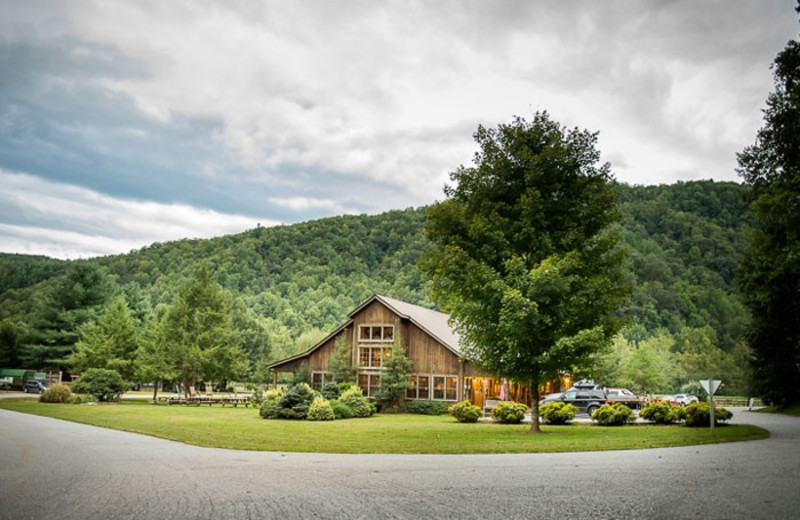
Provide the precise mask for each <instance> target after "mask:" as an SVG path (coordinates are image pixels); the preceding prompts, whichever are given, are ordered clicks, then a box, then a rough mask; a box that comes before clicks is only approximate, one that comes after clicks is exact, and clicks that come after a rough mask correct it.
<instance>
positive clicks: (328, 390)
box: [320, 383, 342, 401]
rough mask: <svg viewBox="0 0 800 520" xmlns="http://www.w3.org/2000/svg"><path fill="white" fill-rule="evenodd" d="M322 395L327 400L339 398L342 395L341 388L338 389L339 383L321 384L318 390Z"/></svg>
mask: <svg viewBox="0 0 800 520" xmlns="http://www.w3.org/2000/svg"><path fill="white" fill-rule="evenodd" d="M320 393H321V394H322V397H324V398H325V399H327V400H329V401H330V400H331V399H339V396H340V395H342V392H341V390H339V385H338V384H336V383H325V384H324V385H322V390H321V391H320Z"/></svg>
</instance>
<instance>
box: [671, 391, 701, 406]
mask: <svg viewBox="0 0 800 520" xmlns="http://www.w3.org/2000/svg"><path fill="white" fill-rule="evenodd" d="M670 402H671V403H673V404H677V405H678V406H689V405H690V404H692V403H697V402H700V399H698V398H697V396H694V395H691V394H675V395H673V396H672V399H670Z"/></svg>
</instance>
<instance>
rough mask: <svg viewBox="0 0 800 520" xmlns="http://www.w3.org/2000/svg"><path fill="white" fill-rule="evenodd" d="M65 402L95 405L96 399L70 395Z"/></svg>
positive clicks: (90, 396) (89, 396) (85, 395)
mask: <svg viewBox="0 0 800 520" xmlns="http://www.w3.org/2000/svg"><path fill="white" fill-rule="evenodd" d="M67 402H68V403H69V404H86V403H96V402H97V398H96V397H95V396H93V395H89V394H72V395H71V396H70V397H69V400H68V401H67Z"/></svg>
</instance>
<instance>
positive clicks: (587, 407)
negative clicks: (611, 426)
mask: <svg viewBox="0 0 800 520" xmlns="http://www.w3.org/2000/svg"><path fill="white" fill-rule="evenodd" d="M556 401H563V402H565V403H569V404H571V405H573V406H575V407H576V408H577V409H578V411H579V412H585V413H588V414H589V415H592V414H593V413H594V411H595V410H597V409H598V408H600V407H601V406H603V405H604V404H608V398H607V397H606V393H605V392H604V391H603V390H580V389H575V390H567V391H566V392H564V393H563V394H561V395H559V396H556V397H546V398H544V399H542V400H541V401H539V406H541V405H543V404H547V403H554V402H556Z"/></svg>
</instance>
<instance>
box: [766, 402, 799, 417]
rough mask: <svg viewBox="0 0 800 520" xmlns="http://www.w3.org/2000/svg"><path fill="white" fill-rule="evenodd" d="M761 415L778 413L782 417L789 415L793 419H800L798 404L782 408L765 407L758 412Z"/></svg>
mask: <svg viewBox="0 0 800 520" xmlns="http://www.w3.org/2000/svg"><path fill="white" fill-rule="evenodd" d="M758 411H759V412H761V413H780V414H783V415H791V416H793V417H800V403H796V404H792V405H789V406H784V407H781V408H779V407H777V406H767V407H766V408H762V409H761V410H758Z"/></svg>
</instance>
